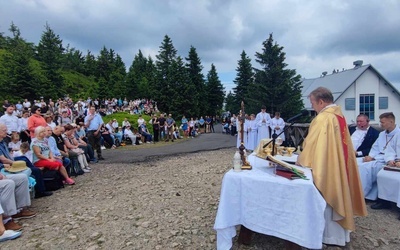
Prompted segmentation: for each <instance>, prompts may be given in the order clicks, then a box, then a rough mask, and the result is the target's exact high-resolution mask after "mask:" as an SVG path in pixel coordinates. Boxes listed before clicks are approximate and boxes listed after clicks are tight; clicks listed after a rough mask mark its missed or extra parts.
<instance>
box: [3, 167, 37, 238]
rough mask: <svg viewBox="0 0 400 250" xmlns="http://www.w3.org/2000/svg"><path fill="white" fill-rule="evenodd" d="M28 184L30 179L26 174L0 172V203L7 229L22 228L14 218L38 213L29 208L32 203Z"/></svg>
mask: <svg viewBox="0 0 400 250" xmlns="http://www.w3.org/2000/svg"><path fill="white" fill-rule="evenodd" d="M28 186H29V181H28V177H27V176H26V175H25V174H12V175H8V176H7V177H5V176H4V175H3V174H0V205H1V207H2V209H3V210H4V213H3V223H4V227H5V229H6V230H14V231H20V230H22V226H21V225H19V224H17V223H15V222H14V221H13V219H25V218H32V217H34V216H36V213H34V212H31V211H29V210H28V209H27V207H29V206H30V205H31V198H30V195H29V187H28Z"/></svg>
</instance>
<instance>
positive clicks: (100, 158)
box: [97, 156, 105, 161]
mask: <svg viewBox="0 0 400 250" xmlns="http://www.w3.org/2000/svg"><path fill="white" fill-rule="evenodd" d="M97 159H98V160H99V161H104V160H105V159H104V157H103V156H100V157H97Z"/></svg>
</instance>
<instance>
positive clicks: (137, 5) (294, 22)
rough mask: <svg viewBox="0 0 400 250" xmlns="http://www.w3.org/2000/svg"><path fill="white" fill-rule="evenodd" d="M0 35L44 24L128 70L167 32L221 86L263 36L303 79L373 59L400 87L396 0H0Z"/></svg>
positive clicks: (34, 32)
mask: <svg viewBox="0 0 400 250" xmlns="http://www.w3.org/2000/svg"><path fill="white" fill-rule="evenodd" d="M0 2H1V7H0V32H3V33H4V34H6V35H10V33H9V32H8V28H9V27H10V24H11V22H14V24H15V25H17V26H18V27H19V28H20V31H21V35H22V37H23V38H25V39H26V40H27V41H29V42H34V43H35V44H37V43H38V41H39V40H40V36H41V34H42V33H43V31H44V26H45V24H46V22H47V23H48V24H49V25H50V27H51V28H52V29H53V31H54V32H55V33H56V34H58V35H59V36H60V38H61V39H62V40H63V43H64V45H65V46H66V45H67V44H68V43H69V44H70V45H71V47H75V48H77V49H80V50H82V51H83V52H84V53H86V51H87V50H90V51H91V52H92V53H94V54H96V55H97V54H98V52H99V51H100V49H101V48H102V47H103V46H106V47H107V48H108V49H110V48H111V49H113V50H115V51H116V52H117V53H118V54H119V55H120V56H121V57H122V59H123V60H124V62H125V64H126V66H127V68H128V67H129V66H130V65H131V63H132V60H133V57H134V56H135V54H137V53H138V51H139V49H140V50H141V51H142V52H143V53H144V54H145V55H146V56H147V55H151V56H152V57H153V59H155V55H156V54H158V51H159V46H160V45H161V42H162V40H163V38H164V36H165V35H168V36H169V37H170V38H171V39H172V42H173V44H174V46H175V48H176V49H177V50H178V54H179V55H181V56H182V57H186V56H187V54H188V51H189V48H190V46H191V45H192V46H194V47H195V48H196V49H197V53H198V54H199V56H200V58H201V61H202V64H203V66H204V70H205V71H204V73H207V72H208V71H209V69H210V65H211V63H214V65H215V66H216V68H217V71H218V73H219V77H220V80H221V81H222V82H223V84H224V85H225V88H226V89H227V90H229V89H231V88H232V87H233V79H234V78H235V76H236V72H235V70H236V67H237V62H238V60H239V59H240V54H241V52H242V51H243V50H244V51H245V52H246V53H247V54H248V55H249V56H250V58H252V63H253V66H254V67H259V65H257V64H256V63H255V61H254V54H255V53H256V52H261V50H262V42H263V41H265V40H266V39H267V38H268V36H269V34H270V33H273V36H274V40H275V41H276V42H277V43H278V44H279V45H280V46H283V47H284V52H285V53H286V63H287V64H288V68H290V69H296V71H297V73H298V74H301V75H302V76H303V77H305V78H315V77H319V76H320V75H321V73H322V72H323V71H327V72H328V73H331V72H332V70H333V69H340V70H342V69H343V68H345V69H349V68H352V67H353V61H356V60H363V61H364V64H372V65H373V66H374V67H375V68H376V69H377V70H378V71H379V72H381V73H382V74H383V76H384V77H385V78H386V79H387V80H389V81H390V82H391V83H392V84H394V85H395V86H396V87H397V88H398V89H400V60H399V59H400V14H399V13H400V1H398V0H371V1H365V0H351V1H348V0H331V1H321V0H304V1H301V0H285V1H284V0H0Z"/></svg>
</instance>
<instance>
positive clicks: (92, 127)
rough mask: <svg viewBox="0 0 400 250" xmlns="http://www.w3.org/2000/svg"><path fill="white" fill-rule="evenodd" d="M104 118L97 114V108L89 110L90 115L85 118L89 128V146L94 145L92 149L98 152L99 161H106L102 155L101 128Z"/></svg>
mask: <svg viewBox="0 0 400 250" xmlns="http://www.w3.org/2000/svg"><path fill="white" fill-rule="evenodd" d="M103 123H104V122H103V118H101V116H100V115H99V114H97V113H96V108H95V107H93V106H92V107H90V108H89V113H88V115H87V116H86V117H85V126H86V128H87V138H88V141H89V144H90V145H92V148H93V149H95V150H96V152H97V159H98V160H104V157H103V156H102V155H101V133H100V128H101V126H102V125H103Z"/></svg>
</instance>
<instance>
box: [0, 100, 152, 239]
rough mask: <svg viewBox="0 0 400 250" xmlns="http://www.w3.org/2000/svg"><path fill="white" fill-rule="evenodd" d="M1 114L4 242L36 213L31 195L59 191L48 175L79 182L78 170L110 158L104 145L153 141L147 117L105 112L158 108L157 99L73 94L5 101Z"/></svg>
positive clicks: (67, 182) (0, 233)
mask: <svg viewBox="0 0 400 250" xmlns="http://www.w3.org/2000/svg"><path fill="white" fill-rule="evenodd" d="M3 110H4V114H3V115H2V116H1V117H0V170H1V173H0V242H1V241H5V240H9V239H14V238H16V237H19V236H20V235H21V232H20V231H21V230H22V226H21V225H19V224H18V220H20V219H26V218H31V217H34V216H35V215H36V213H35V212H33V211H30V210H29V206H30V204H31V197H34V198H42V197H46V196H50V195H52V194H53V192H52V191H50V190H48V188H47V186H46V183H45V180H44V175H48V174H49V173H51V174H52V175H53V174H54V175H58V176H59V178H60V179H62V182H63V184H64V185H74V184H75V180H74V179H73V178H71V177H72V176H77V175H81V174H84V173H90V172H91V167H90V164H93V163H96V162H98V161H99V160H104V157H103V156H102V149H104V146H107V147H109V148H115V147H116V144H117V143H118V145H120V144H122V143H123V141H124V139H125V138H126V139H129V138H130V139H132V142H133V143H142V142H148V143H150V142H152V140H153V138H152V135H151V134H150V133H149V131H148V129H147V128H146V122H145V121H143V122H142V123H141V124H140V125H139V127H138V128H137V129H136V128H135V129H132V128H131V126H130V124H129V122H128V120H127V119H126V120H125V121H124V122H123V123H125V124H123V126H122V127H120V126H118V122H117V121H116V120H111V121H110V122H108V123H106V124H105V123H104V122H103V116H105V115H107V114H111V113H114V112H118V111H125V112H128V113H130V114H153V113H156V112H158V110H157V106H156V103H155V102H154V101H152V100H144V99H141V100H139V99H138V100H133V101H129V102H128V101H127V100H126V99H125V100H121V99H107V100H103V101H99V100H97V99H94V100H92V99H91V98H88V99H87V100H78V101H77V102H76V103H74V102H72V100H71V99H70V98H68V97H66V98H64V99H59V100H57V101H56V102H53V101H52V100H51V99H50V100H49V101H48V102H47V103H46V102H44V100H43V99H42V100H40V101H34V102H33V103H31V102H30V101H28V100H24V102H22V103H21V102H18V103H17V104H11V103H9V102H8V101H4V103H3ZM155 117H156V116H155Z"/></svg>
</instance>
